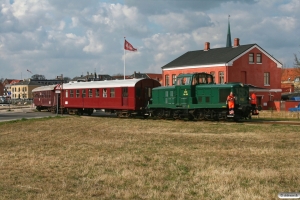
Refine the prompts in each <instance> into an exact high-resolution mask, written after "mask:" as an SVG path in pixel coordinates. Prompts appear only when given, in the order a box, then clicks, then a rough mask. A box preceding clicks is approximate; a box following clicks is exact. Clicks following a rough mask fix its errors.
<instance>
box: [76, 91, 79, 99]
mask: <svg viewBox="0 0 300 200" xmlns="http://www.w3.org/2000/svg"><path fill="white" fill-rule="evenodd" d="M79 97H80V93H79V90H76V98H79Z"/></svg>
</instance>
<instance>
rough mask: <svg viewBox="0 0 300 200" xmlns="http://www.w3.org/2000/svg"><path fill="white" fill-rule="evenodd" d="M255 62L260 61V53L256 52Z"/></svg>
mask: <svg viewBox="0 0 300 200" xmlns="http://www.w3.org/2000/svg"><path fill="white" fill-rule="evenodd" d="M256 63H262V59H261V53H258V54H256Z"/></svg>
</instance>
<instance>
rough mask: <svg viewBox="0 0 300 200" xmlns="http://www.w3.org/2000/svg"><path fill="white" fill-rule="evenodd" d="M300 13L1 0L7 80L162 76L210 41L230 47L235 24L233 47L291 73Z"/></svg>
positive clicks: (200, 0)
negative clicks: (260, 53)
mask: <svg viewBox="0 0 300 200" xmlns="http://www.w3.org/2000/svg"><path fill="white" fill-rule="evenodd" d="M299 10H300V1H299V0H84V1H83V0H72V1H67V0H0V24H1V26H0V78H4V79H5V78H8V79H25V78H30V77H31V76H32V75H34V74H40V75H44V76H45V77H46V78H47V79H54V78H56V77H57V76H60V75H61V74H63V76H64V77H69V78H74V77H76V76H80V75H86V74H87V73H94V72H96V73H97V74H109V75H117V74H121V75H123V71H124V65H125V69H126V75H131V74H133V73H134V71H136V72H141V73H161V72H162V70H161V67H162V66H164V65H166V64H168V63H169V62H171V61H172V60H174V59H176V58H177V57H179V56H181V55H182V54H184V53H186V52H188V51H194V50H203V48H204V43H205V42H210V47H211V48H220V47H225V46H226V38H227V30H228V19H229V20H230V29H231V40H232V42H233V41H234V38H239V39H240V44H241V45H243V44H258V45H259V46H260V47H261V48H263V49H264V50H265V51H267V52H268V53H269V54H270V55H272V56H273V57H274V58H276V59H277V60H278V61H280V62H281V63H282V64H283V66H284V67H286V68H289V67H293V66H294V55H295V54H296V55H297V56H298V58H299V57H300V22H299V20H300V12H299ZM229 15H230V18H229V17H228V16H229ZM124 37H126V40H127V41H128V42H129V43H130V44H132V46H133V47H134V48H136V49H137V51H136V52H132V51H126V52H125V51H124ZM124 59H125V62H124ZM29 71H30V72H29Z"/></svg>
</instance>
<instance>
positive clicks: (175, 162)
mask: <svg viewBox="0 0 300 200" xmlns="http://www.w3.org/2000/svg"><path fill="white" fill-rule="evenodd" d="M299 128H300V126H291V125H271V124H259V125H257V124H245V123H233V122H232V123H223V122H185V121H171V120H140V119H116V118H101V117H63V118H62V117H55V118H45V119H35V120H20V121H14V122H6V123H0V130H1V132H0V180H1V182H0V194H1V195H0V199H176V200H177V199H243V200H244V199H278V197H277V195H278V193H279V192H299V185H300V176H299V175H300V162H299V160H300V147H299V144H300V137H299V136H300V135H299Z"/></svg>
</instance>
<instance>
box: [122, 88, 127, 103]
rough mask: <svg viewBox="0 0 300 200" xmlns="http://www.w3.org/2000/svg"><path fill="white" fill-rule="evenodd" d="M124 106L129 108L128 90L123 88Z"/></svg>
mask: <svg viewBox="0 0 300 200" xmlns="http://www.w3.org/2000/svg"><path fill="white" fill-rule="evenodd" d="M122 106H128V88H127V87H124V88H122Z"/></svg>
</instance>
